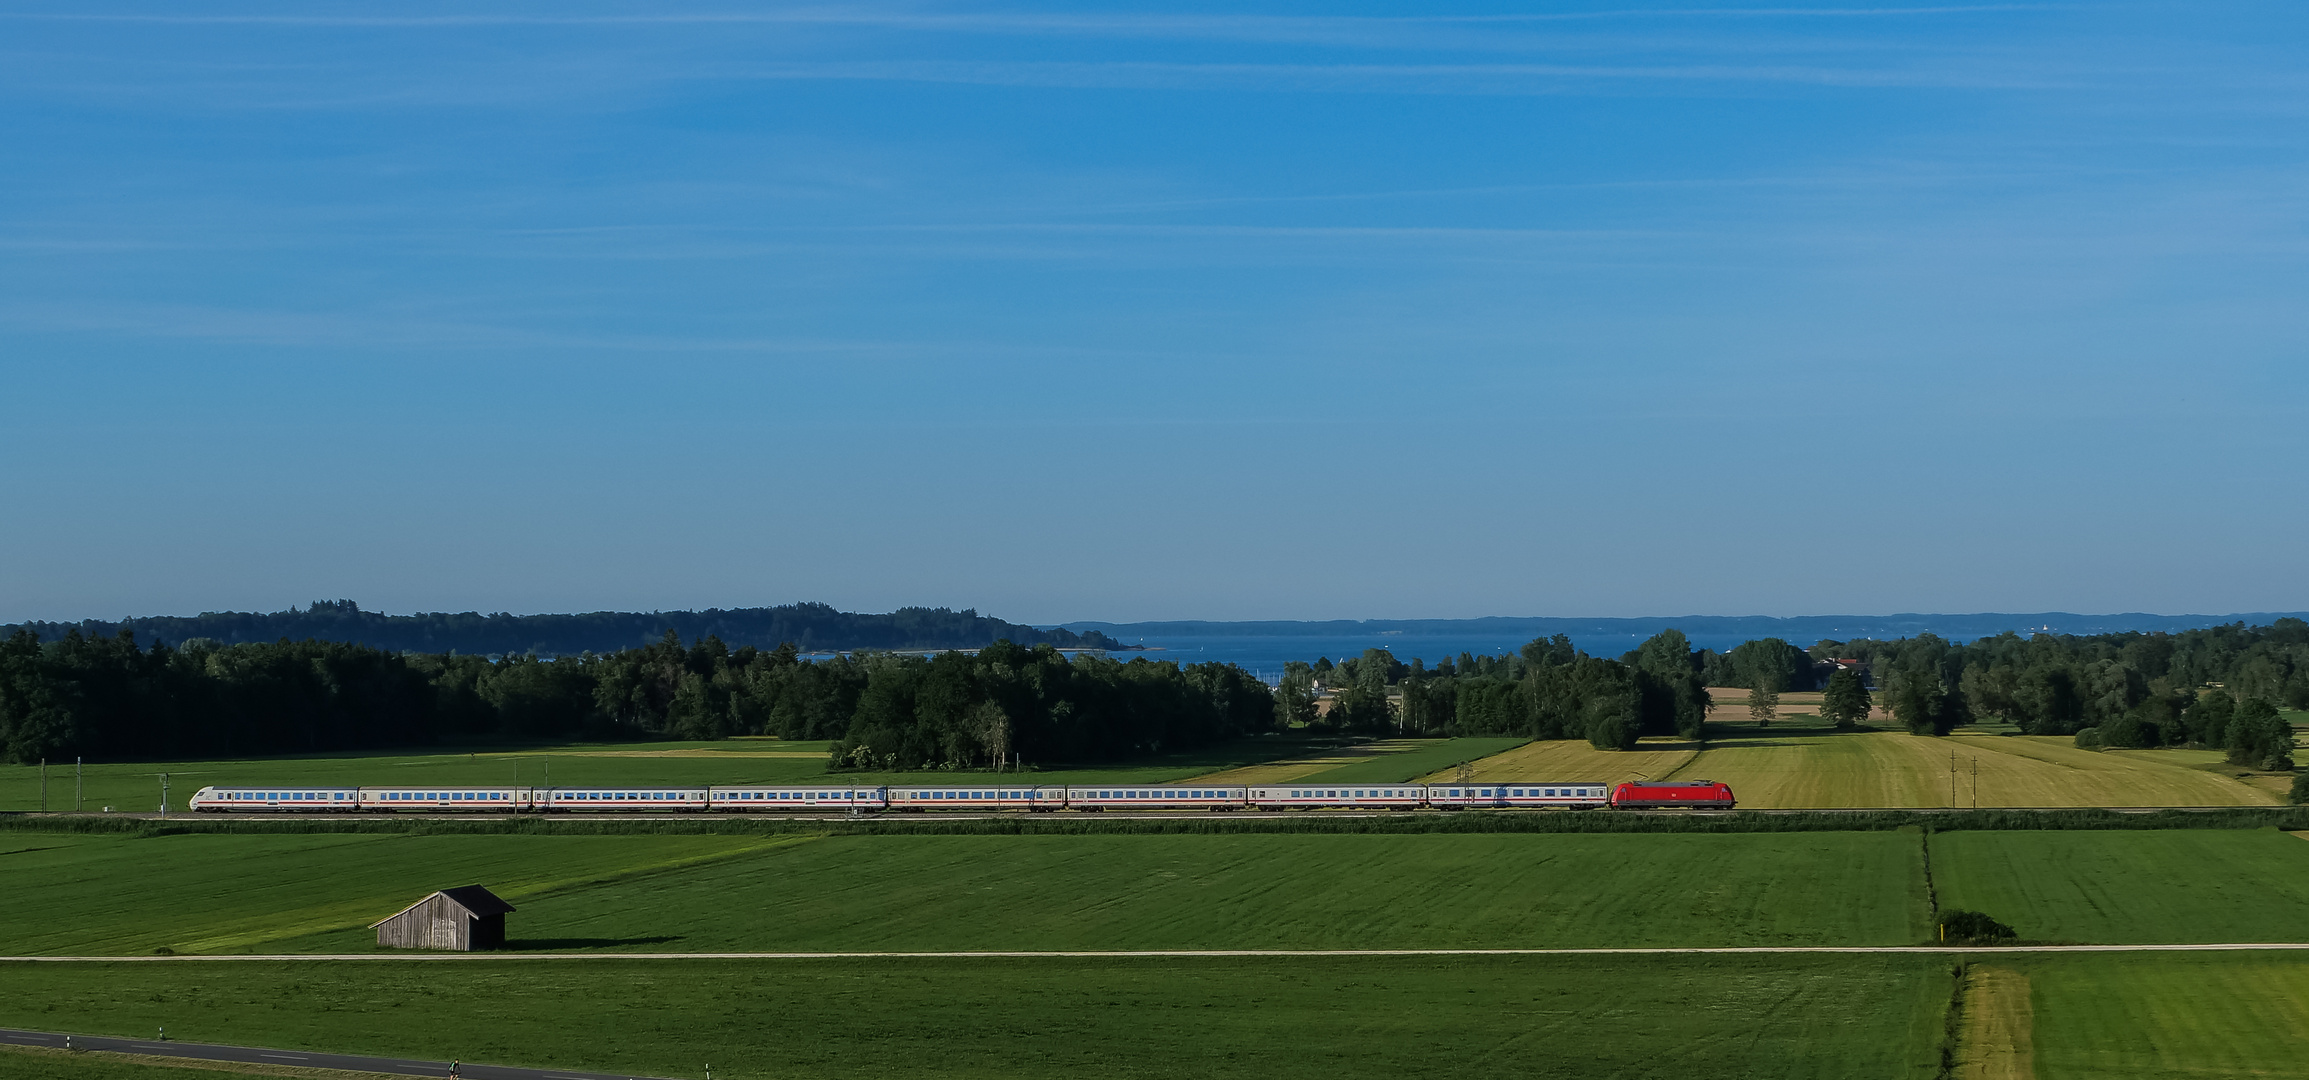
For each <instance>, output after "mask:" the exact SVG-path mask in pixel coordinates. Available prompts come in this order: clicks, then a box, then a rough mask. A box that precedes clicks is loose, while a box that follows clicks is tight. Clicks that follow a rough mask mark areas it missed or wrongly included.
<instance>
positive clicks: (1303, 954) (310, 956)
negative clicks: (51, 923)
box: [0, 941, 2309, 964]
mask: <svg viewBox="0 0 2309 1080" xmlns="http://www.w3.org/2000/svg"><path fill="white" fill-rule="evenodd" d="M2269 951H2282V952H2303V951H2309V941H2263V942H2216V943H2203V944H2155V945H1718V946H1654V947H1638V948H1597V949H1097V950H1082V949H1069V950H1047V951H1045V950H1018V949H982V950H956V951H949V952H921V951H888V952H870V951H869V952H678V953H610V952H601V953H495V952H471V953H406V954H403V953H269V954H247V955H233V954H225V953H215V954H200V955H192V956H0V964H182V963H220V962H221V963H264V964H279V963H304V962H310V961H329V962H341V961H361V960H369V961H386V962H397V961H417V962H421V963H454V962H458V961H488V960H1040V959H1081V960H1119V959H1131V958H1158V959H1159V958H1179V959H1193V958H1197V957H1208V958H1214V959H1224V958H1228V957H1269V958H1279V959H1293V958H1307V959H1316V958H1321V957H1356V956H1767V955H1806V954H1809V955H1854V954H1860V955H1866V954H1878V953H1883V954H1901V953H1913V954H1926V955H1951V954H1962V955H2002V954H2008V953H2146V952H2269Z"/></svg>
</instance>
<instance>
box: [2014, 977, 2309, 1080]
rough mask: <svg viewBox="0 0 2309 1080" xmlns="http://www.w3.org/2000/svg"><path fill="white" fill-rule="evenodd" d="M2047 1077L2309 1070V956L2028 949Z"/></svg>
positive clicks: (2102, 1079)
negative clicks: (2304, 1039)
mask: <svg viewBox="0 0 2309 1080" xmlns="http://www.w3.org/2000/svg"><path fill="white" fill-rule="evenodd" d="M2009 966H2011V967H2014V968H2017V969H2018V970H2020V971H2023V972H2025V973H2026V974H2027V975H2028V977H2029V984H2030V995H2029V996H2030V999H2031V1004H2032V1006H2033V1012H2034V1021H2035V1025H2034V1026H2035V1038H2034V1042H2035V1057H2036V1075H2037V1076H2038V1077H2040V1078H2042V1080H2136V1078H2137V1080H2150V1078H2162V1077H2269V1076H2303V1075H2309V1062H2305V1061H2304V1060H2303V1056H2302V1052H2301V1036H2302V1032H2304V1031H2309V957H2303V956H2300V955H2297V954H2286V953H2244V954H2236V953H2225V954H2197V955H2191V954H2164V955H2158V956H2143V955H2102V956H2063V957H2058V958H2051V959H2043V958H2029V959H2027V960H2026V961H2024V962H2017V963H2014V964H2011V965H2009Z"/></svg>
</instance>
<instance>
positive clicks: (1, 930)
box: [0, 833, 794, 955]
mask: <svg viewBox="0 0 2309 1080" xmlns="http://www.w3.org/2000/svg"><path fill="white" fill-rule="evenodd" d="M508 839H517V840H519V841H520V842H519V843H506V842H505V841H506V840H508ZM793 842H794V841H793V840H791V839H786V840H777V839H764V838H761V837H736V836H571V837H558V836H555V837H518V838H509V837H495V836H426V835H409V834H404V835H327V834H322V835H304V836H214V835H195V836H169V837H157V838H151V839H143V840H136V839H126V838H122V837H89V836H82V835H59V834H51V833H13V834H10V835H8V836H7V837H6V838H5V839H4V840H0V873H4V874H5V875H6V881H7V887H6V888H4V889H0V954H7V955H27V954H36V953H37V954H70V953H83V952H93V953H103V954H117V953H150V952H152V951H153V950H155V949H158V948H161V947H168V948H172V949H175V950H177V951H180V952H259V951H265V950H268V949H271V948H275V947H277V945H278V943H279V942H281V941H283V940H285V939H289V938H302V937H308V936H311V935H313V934H319V933H328V932H332V931H341V930H343V929H344V928H346V927H354V926H366V925H368V924H369V923H372V922H375V921H377V920H378V919H382V918H384V917H385V916H387V915H391V914H392V913H394V912H395V911H398V910H400V909H401V908H402V907H404V906H406V905H407V904H409V903H410V902H411V901H413V900H415V899H417V898H418V897H421V896H423V895H425V894H426V893H428V892H430V891H432V890H434V889H438V888H445V887H448V886H451V885H461V884H469V883H474V882H481V883H486V884H488V885H489V887H490V888H491V889H493V890H497V891H498V895H500V896H503V897H505V898H506V899H508V900H510V901H512V902H513V903H514V904H516V905H523V906H525V905H526V904H527V903H528V902H529V901H528V897H531V896H535V895H540V894H546V893H551V892H554V891H566V890H570V889H579V888H595V889H602V888H614V887H616V885H617V884H618V883H619V882H629V881H634V880H638V879H639V877H640V876H643V875H650V874H653V873H659V874H662V873H665V872H667V871H669V870H673V869H676V868H681V867H695V866H696V865H698V864H699V863H700V862H701V861H711V860H713V859H716V858H727V857H730V856H732V855H734V854H736V853H741V852H747V851H759V850H761V849H762V848H764V847H765V846H766V845H774V844H780V843H793ZM372 943H373V941H372Z"/></svg>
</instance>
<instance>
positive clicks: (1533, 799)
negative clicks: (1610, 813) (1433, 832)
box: [1427, 780, 1611, 810]
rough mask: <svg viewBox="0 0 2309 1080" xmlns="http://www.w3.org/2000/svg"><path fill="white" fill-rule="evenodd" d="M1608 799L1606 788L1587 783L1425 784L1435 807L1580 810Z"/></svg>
mask: <svg viewBox="0 0 2309 1080" xmlns="http://www.w3.org/2000/svg"><path fill="white" fill-rule="evenodd" d="M1610 801H1611V789H1610V788H1609V787H1607V786H1605V785H1603V784H1597V783H1588V782H1574V781H1555V782H1550V781H1544V780H1501V781H1497V782H1494V783H1488V784H1486V783H1474V784H1429V785H1428V786H1427V805H1429V806H1432V807H1434V808H1436V809H1438V810H1504V809H1529V810H1540V809H1549V808H1556V809H1566V810H1579V809H1590V808H1594V807H1601V806H1604V805H1606V804H1607V803H1609V802H1610Z"/></svg>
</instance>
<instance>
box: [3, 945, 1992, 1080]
mask: <svg viewBox="0 0 2309 1080" xmlns="http://www.w3.org/2000/svg"><path fill="white" fill-rule="evenodd" d="M1948 983H1949V981H1948V978H1947V975H1946V971H1945V965H1944V964H1943V963H1941V962H1938V961H1935V960H1932V959H1929V958H1924V957H1916V956H1857V957H1855V956H1834V957H1819V956H1750V957H1689V956H1666V957H1594V956H1584V957H1583V956H1568V957H1351V958H1350V957H1310V958H1303V959H1297V960H1271V959H1246V958H1186V959H1173V958H1140V959H1127V958H1097V959H1068V958H1037V959H1029V960H1004V959H962V958H940V959H882V960H870V961H859V960H840V961H832V960H798V961H780V962H759V961H750V962H749V961H714V960H696V961H646V960H585V961H579V962H508V961H495V960H474V961H458V962H453V963H421V962H404V963H395V962H371V963H364V964H361V965H360V966H358V967H348V966H346V965H343V964H335V965H331V964H324V963H291V964H236V963H205V964H143V965H135V966H128V965H55V964H48V965H34V964H17V965H5V966H0V1025H6V1026H13V1027H31V1028H39V1029H45V1030H65V1031H84V1032H91V1033H97V1034H122V1035H149V1034H151V1032H152V1030H153V1029H154V1028H155V1027H157V1026H161V1025H166V1026H167V1028H168V1030H169V1034H170V1036H171V1037H172V1038H181V1039H186V1040H197V1041H208V1042H231V1043H244V1044H257V1045H267V1046H278V1047H286V1048H289V1049H305V1050H332V1051H340V1052H352V1053H366V1054H383V1055H392V1056H407V1057H421V1058H436V1059H447V1058H450V1057H460V1058H463V1059H464V1060H466V1061H486V1062H493V1063H499V1064H516V1065H531V1066H543V1067H550V1068H564V1069H585V1070H597V1071H604V1072H614V1073H617V1074H618V1075H629V1074H630V1075H654V1076H692V1077H694V1076H699V1075H702V1072H703V1066H704V1065H705V1064H706V1063H709V1062H710V1063H711V1064H712V1065H713V1071H714V1076H715V1077H716V1078H717V1080H767V1078H771V1077H790V1076H808V1077H814V1078H823V1080H848V1078H853V1077H854V1078H861V1080H885V1078H887V1077H894V1076H902V1077H936V1078H1002V1080H1043V1078H1051V1080H1060V1078H1064V1080H1080V1078H1081V1077H1085V1076H1096V1077H1102V1078H1118V1080H1132V1078H1149V1080H1152V1078H1170V1077H1179V1076H1256V1077H1261V1078H1265V1080H1351V1078H1360V1077H1389V1078H1395V1077H1402V1076H1428V1075H1460V1074H1478V1075H1507V1076H1515V1077H1540V1078H1551V1077H1563V1078H1577V1080H1593V1078H1595V1077H1599V1076H1609V1077H1615V1078H1634V1080H1648V1078H1657V1080H1668V1078H1682V1077H1690V1076H1740V1077H1762V1076H1770V1077H1785V1078H1791V1080H1808V1078H1818V1080H1847V1078H1850V1077H1862V1076H1864V1077H1871V1078H1900V1077H1915V1078H1917V1080H1928V1078H1930V1077H1931V1076H1932V1075H1933V1073H1934V1070H1935V1068H1936V1067H1937V1065H1938V1058H1937V1054H1936V1047H1937V1039H1938V1036H1939V1025H1940V1006H1941V1004H1942V1003H1943V1002H1944V1001H1945V1000H1946V998H1947V994H1948ZM0 1064H4V1059H0ZM62 1075H64V1076H66V1077H69V1078H70V1080H115V1077H114V1076H107V1075H104V1074H87V1075H79V1076H76V1075H73V1074H69V1073H67V1074H62ZM137 1080H145V1078H142V1077H139V1078H137ZM188 1080H189V1078H188Z"/></svg>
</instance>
